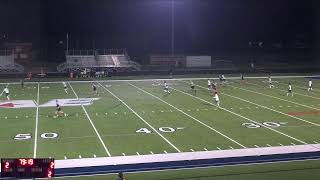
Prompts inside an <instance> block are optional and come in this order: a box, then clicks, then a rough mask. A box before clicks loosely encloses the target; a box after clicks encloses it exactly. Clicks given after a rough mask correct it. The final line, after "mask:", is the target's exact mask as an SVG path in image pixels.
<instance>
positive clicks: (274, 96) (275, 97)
mask: <svg viewBox="0 0 320 180" xmlns="http://www.w3.org/2000/svg"><path fill="white" fill-rule="evenodd" d="M226 86H230V87H233V88H235V89H241V90H243V91H248V92H252V93H255V94H260V95H262V96H267V97H271V98H274V99H278V100H281V101H286V102H289V103H292V104H296V105H299V106H303V107H307V108H310V109H315V110H318V111H320V109H318V108H315V107H311V106H308V105H305V104H300V103H297V102H294V101H289V100H286V99H282V98H279V97H275V96H271V95H268V94H263V93H259V92H256V91H252V90H249V89H245V88H241V87H237V86H232V85H228V84H226Z"/></svg>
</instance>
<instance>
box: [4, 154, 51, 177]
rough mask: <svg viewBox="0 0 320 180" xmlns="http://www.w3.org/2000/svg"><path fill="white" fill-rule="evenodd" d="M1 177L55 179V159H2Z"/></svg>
mask: <svg viewBox="0 0 320 180" xmlns="http://www.w3.org/2000/svg"><path fill="white" fill-rule="evenodd" d="M1 177H15V178H51V177H54V159H34V158H19V159H1Z"/></svg>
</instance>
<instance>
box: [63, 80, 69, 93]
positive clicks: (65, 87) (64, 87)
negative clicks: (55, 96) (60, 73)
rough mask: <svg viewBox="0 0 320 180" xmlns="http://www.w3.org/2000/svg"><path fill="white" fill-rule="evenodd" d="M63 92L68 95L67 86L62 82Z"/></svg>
mask: <svg viewBox="0 0 320 180" xmlns="http://www.w3.org/2000/svg"><path fill="white" fill-rule="evenodd" d="M62 84H63V89H64V91H65V92H66V93H67V94H68V86H67V83H66V82H62Z"/></svg>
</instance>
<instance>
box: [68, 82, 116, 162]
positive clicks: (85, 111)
mask: <svg viewBox="0 0 320 180" xmlns="http://www.w3.org/2000/svg"><path fill="white" fill-rule="evenodd" d="M68 84H69V86H70V88H71V90H72V91H73V93H74V95H75V96H76V97H77V99H79V97H78V95H77V93H76V92H75V91H74V89H73V87H72V86H71V84H70V83H68ZM81 107H82V109H83V111H84V113H85V114H86V116H87V118H88V120H89V122H90V124H91V126H92V127H93V129H94V131H95V132H96V134H97V136H98V138H99V140H100V142H101V144H102V146H103V148H104V150H105V151H106V153H107V154H108V156H109V157H111V154H110V151H109V150H108V148H107V146H106V145H105V144H104V142H103V140H102V138H101V136H100V134H99V132H98V130H97V128H96V127H95V125H94V124H93V122H92V120H91V118H90V116H89V114H88V112H87V110H86V108H85V107H84V106H83V105H81Z"/></svg>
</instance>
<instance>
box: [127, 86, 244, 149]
mask: <svg viewBox="0 0 320 180" xmlns="http://www.w3.org/2000/svg"><path fill="white" fill-rule="evenodd" d="M129 84H130V85H131V86H133V87H135V88H137V89H139V90H140V91H142V92H144V93H146V94H149V95H150V96H152V97H154V98H156V99H158V100H159V101H161V102H163V103H165V104H167V105H168V106H170V107H172V108H174V109H176V110H177V111H179V112H181V113H182V114H184V115H186V116H188V117H190V118H191V119H193V120H195V121H197V122H198V123H200V124H202V125H203V126H205V127H207V128H209V129H211V130H212V131H214V132H216V133H218V134H220V135H221V136H223V137H225V138H226V139H229V140H230V141H232V142H234V143H236V144H237V145H239V146H241V147H243V148H246V146H244V145H242V144H241V143H239V142H238V141H236V140H234V139H232V138H230V137H229V136H227V135H225V134H223V133H221V132H220V131H218V130H216V129H214V128H213V127H211V126H209V125H207V124H205V123H204V122H202V121H200V120H198V119H197V118H195V117H193V116H191V115H189V114H187V113H185V112H184V111H182V110H181V109H179V108H177V107H175V106H173V105H172V104H170V103H168V102H166V101H164V100H162V99H161V98H159V97H157V96H155V95H153V94H151V93H149V92H147V91H145V90H143V89H141V88H139V87H137V86H135V85H133V84H131V83H129Z"/></svg>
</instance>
